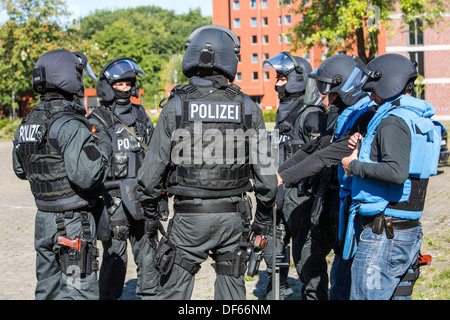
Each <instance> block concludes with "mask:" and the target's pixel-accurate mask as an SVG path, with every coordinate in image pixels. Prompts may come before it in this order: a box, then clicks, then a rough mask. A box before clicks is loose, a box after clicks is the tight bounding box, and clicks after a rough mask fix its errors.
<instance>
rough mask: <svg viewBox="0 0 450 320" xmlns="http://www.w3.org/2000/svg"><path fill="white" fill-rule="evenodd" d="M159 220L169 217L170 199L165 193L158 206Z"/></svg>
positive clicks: (165, 219)
mask: <svg viewBox="0 0 450 320" xmlns="http://www.w3.org/2000/svg"><path fill="white" fill-rule="evenodd" d="M157 212H158V216H159V220H161V221H167V219H168V218H169V201H168V198H167V195H166V194H165V193H163V194H161V198H160V200H159V202H158V208H157Z"/></svg>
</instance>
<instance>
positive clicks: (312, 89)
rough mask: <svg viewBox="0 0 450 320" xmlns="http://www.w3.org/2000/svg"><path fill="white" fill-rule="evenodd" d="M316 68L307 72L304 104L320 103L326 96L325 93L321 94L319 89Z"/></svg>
mask: <svg viewBox="0 0 450 320" xmlns="http://www.w3.org/2000/svg"><path fill="white" fill-rule="evenodd" d="M316 76H317V69H316V70H314V71H313V72H311V73H310V74H308V80H307V81H306V89H305V96H304V102H305V103H306V104H310V105H315V106H317V105H320V104H321V103H322V102H323V101H324V100H325V98H326V97H327V95H326V94H322V93H321V91H320V90H319V86H318V85H319V83H320V82H319V81H317V78H316Z"/></svg>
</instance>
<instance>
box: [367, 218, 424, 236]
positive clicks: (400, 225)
mask: <svg viewBox="0 0 450 320" xmlns="http://www.w3.org/2000/svg"><path fill="white" fill-rule="evenodd" d="M419 225H420V222H419V219H414V220H408V219H401V218H395V217H390V216H385V215H384V214H383V213H381V214H377V215H376V216H373V217H365V219H364V227H366V228H371V229H372V231H373V232H374V233H376V234H381V233H382V232H383V231H386V236H387V238H388V239H392V238H393V237H394V230H407V229H411V228H415V227H418V226H419Z"/></svg>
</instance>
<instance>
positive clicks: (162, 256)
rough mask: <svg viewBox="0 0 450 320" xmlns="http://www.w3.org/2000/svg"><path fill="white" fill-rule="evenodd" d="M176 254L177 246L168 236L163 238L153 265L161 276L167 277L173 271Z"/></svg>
mask: <svg viewBox="0 0 450 320" xmlns="http://www.w3.org/2000/svg"><path fill="white" fill-rule="evenodd" d="M175 254H176V246H175V245H174V244H173V243H172V242H170V240H169V239H168V237H167V236H164V237H162V238H161V240H160V241H159V243H158V247H157V248H156V251H155V255H154V257H153V265H154V267H155V268H156V270H158V271H159V273H160V274H161V275H166V274H168V273H169V272H170V271H171V270H172V267H173V263H174V261H175Z"/></svg>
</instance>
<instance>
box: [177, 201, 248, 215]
mask: <svg viewBox="0 0 450 320" xmlns="http://www.w3.org/2000/svg"><path fill="white" fill-rule="evenodd" d="M174 209H175V212H176V213H219V212H242V205H241V203H208V204H202V205H195V204H179V205H175V206H174Z"/></svg>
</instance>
